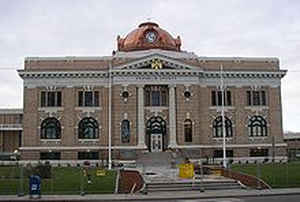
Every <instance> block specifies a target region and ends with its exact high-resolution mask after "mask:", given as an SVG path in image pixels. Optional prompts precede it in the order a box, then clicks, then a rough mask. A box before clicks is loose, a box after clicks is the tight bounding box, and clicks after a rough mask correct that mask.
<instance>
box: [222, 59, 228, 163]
mask: <svg viewBox="0 0 300 202" xmlns="http://www.w3.org/2000/svg"><path fill="white" fill-rule="evenodd" d="M220 77H221V93H222V110H221V116H222V135H223V167H224V168H227V161H226V127H225V114H224V105H225V93H224V80H223V65H222V64H221V76H220Z"/></svg>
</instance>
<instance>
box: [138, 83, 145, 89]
mask: <svg viewBox="0 0 300 202" xmlns="http://www.w3.org/2000/svg"><path fill="white" fill-rule="evenodd" d="M136 86H137V87H138V88H144V87H145V84H137V85H136Z"/></svg>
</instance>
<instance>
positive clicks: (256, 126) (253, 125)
mask: <svg viewBox="0 0 300 202" xmlns="http://www.w3.org/2000/svg"><path fill="white" fill-rule="evenodd" d="M248 136H249V137H251V138H253V137H267V136H268V123H267V121H266V119H265V118H264V117H262V116H260V115H254V116H252V117H250V118H249V121H248Z"/></svg>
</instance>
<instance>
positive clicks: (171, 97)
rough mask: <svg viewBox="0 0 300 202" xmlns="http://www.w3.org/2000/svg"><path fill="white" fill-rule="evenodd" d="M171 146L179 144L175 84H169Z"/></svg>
mask: <svg viewBox="0 0 300 202" xmlns="http://www.w3.org/2000/svg"><path fill="white" fill-rule="evenodd" d="M169 128H170V130H169V132H170V139H169V147H170V148H173V147H176V146H177V143H176V103H175V85H170V86H169Z"/></svg>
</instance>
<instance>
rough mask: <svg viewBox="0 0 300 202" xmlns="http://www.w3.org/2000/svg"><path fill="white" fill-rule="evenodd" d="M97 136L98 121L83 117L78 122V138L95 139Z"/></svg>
mask: <svg viewBox="0 0 300 202" xmlns="http://www.w3.org/2000/svg"><path fill="white" fill-rule="evenodd" d="M98 137H99V126H98V122H97V121H96V120H95V119H94V118H92V117H87V118H83V119H82V120H81V121H80V122H79V124H78V138H79V139H96V138H98Z"/></svg>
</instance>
